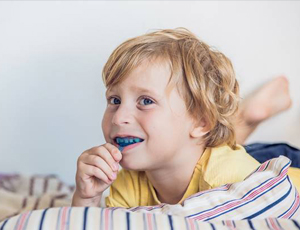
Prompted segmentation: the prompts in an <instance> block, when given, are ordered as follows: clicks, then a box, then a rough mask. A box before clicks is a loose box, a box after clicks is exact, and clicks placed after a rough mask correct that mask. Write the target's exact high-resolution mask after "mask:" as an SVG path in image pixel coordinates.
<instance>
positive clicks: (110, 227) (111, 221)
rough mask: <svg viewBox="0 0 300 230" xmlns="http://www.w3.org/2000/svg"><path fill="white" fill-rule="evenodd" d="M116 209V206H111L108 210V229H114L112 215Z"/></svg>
mask: <svg viewBox="0 0 300 230" xmlns="http://www.w3.org/2000/svg"><path fill="white" fill-rule="evenodd" d="M115 210H117V209H116V208H112V209H111V212H110V226H109V229H114V221H113V219H114V218H113V215H114V211H115Z"/></svg>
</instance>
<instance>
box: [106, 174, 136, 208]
mask: <svg viewBox="0 0 300 230" xmlns="http://www.w3.org/2000/svg"><path fill="white" fill-rule="evenodd" d="M137 181H138V173H136V172H130V171H128V170H124V169H122V170H121V171H120V172H119V173H118V176H117V179H116V180H115V181H114V182H113V183H112V185H111V186H110V192H109V195H108V196H107V197H106V198H105V205H106V207H124V208H131V207H134V206H138V205H137V202H136V201H137V200H138V196H139V194H138V193H137V192H136V191H137V189H136V184H137V183H136V182H137Z"/></svg>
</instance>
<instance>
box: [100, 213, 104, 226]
mask: <svg viewBox="0 0 300 230" xmlns="http://www.w3.org/2000/svg"><path fill="white" fill-rule="evenodd" d="M103 211H104V208H101V213H100V230H102V229H103Z"/></svg>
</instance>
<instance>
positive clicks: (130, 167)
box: [120, 160, 145, 171]
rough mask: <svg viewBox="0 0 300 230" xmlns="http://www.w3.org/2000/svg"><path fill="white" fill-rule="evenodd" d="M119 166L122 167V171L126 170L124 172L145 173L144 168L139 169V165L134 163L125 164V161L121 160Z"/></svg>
mask: <svg viewBox="0 0 300 230" xmlns="http://www.w3.org/2000/svg"><path fill="white" fill-rule="evenodd" d="M120 165H121V166H122V168H123V169H126V170H133V171H145V169H144V168H141V167H140V163H135V162H133V161H131V162H126V161H123V160H121V161H120Z"/></svg>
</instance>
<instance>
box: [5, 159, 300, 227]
mask: <svg viewBox="0 0 300 230" xmlns="http://www.w3.org/2000/svg"><path fill="white" fill-rule="evenodd" d="M290 164H291V161H290V160H289V159H288V158H286V157H284V156H280V157H278V158H274V159H271V160H268V161H266V162H264V163H263V164H261V165H260V167H259V168H257V169H256V170H255V171H254V172H253V173H252V174H250V175H249V176H248V177H247V178H246V179H245V180H244V181H242V182H239V183H234V184H226V185H223V186H221V187H219V188H215V189H211V190H207V191H202V192H199V193H197V194H194V195H193V196H191V197H189V198H187V199H186V200H184V202H183V204H177V205H169V204H161V205H157V206H146V207H133V208H130V209H125V208H121V207H114V208H107V207H105V206H104V198H103V200H102V201H101V207H70V204H71V198H72V194H73V192H74V186H69V185H67V184H65V183H63V182H62V181H60V180H59V178H57V177H55V176H53V175H47V176H27V177H26V176H24V175H5V174H4V175H3V174H2V175H1V176H0V221H1V222H0V230H9V229H14V230H21V229H22V230H23V229H30V230H35V229H37V230H41V229H43V230H48V229H49V230H50V229H51V230H52V229H60V230H67V229H70V230H76V229H101V230H102V229H103V230H104V229H105V230H113V229H145V230H152V229H153V230H154V229H174V230H176V229H183V230H184V229H191V230H194V229H195V230H196V229H216V230H218V229H243V230H247V229H280V230H282V229H287V230H293V229H300V209H299V206H300V202H299V201H300V199H299V194H298V192H297V189H296V188H295V186H294V185H293V184H292V183H291V181H290V179H289V177H288V176H287V170H288V168H289V166H290Z"/></svg>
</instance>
